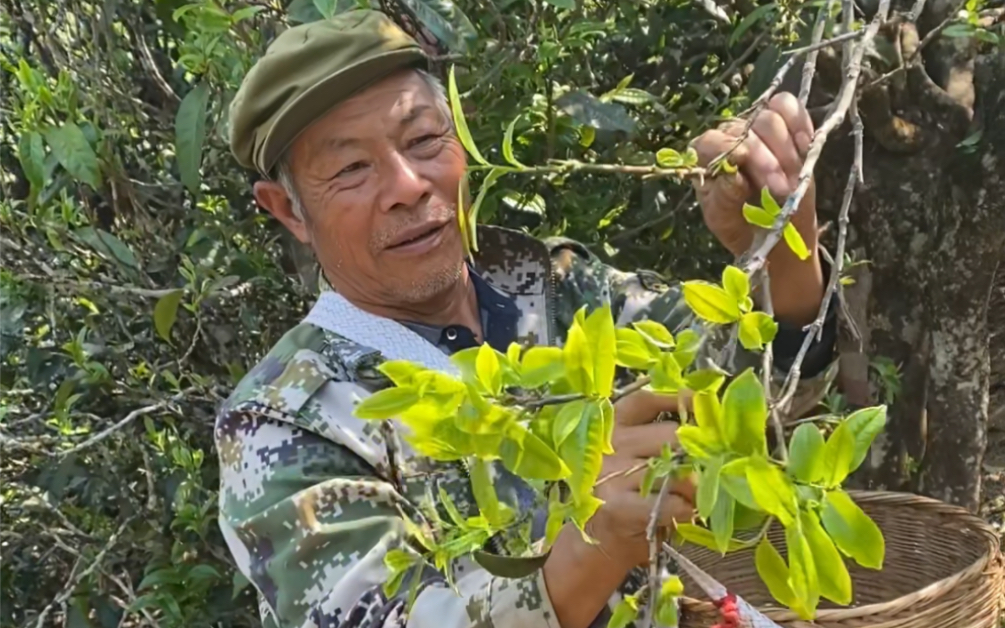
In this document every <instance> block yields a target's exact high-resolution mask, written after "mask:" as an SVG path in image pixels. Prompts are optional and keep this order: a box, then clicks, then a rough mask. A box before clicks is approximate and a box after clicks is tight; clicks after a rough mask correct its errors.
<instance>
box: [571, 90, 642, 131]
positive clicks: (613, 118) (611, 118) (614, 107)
mask: <svg viewBox="0 0 1005 628" xmlns="http://www.w3.org/2000/svg"><path fill="white" fill-rule="evenodd" d="M555 106H556V107H558V108H559V109H561V110H562V111H564V112H565V113H567V114H568V115H570V116H572V119H573V120H575V121H576V122H578V123H579V124H585V125H587V126H591V127H593V128H594V129H597V130H600V131H622V132H624V133H629V134H631V133H634V132H635V128H636V124H635V120H633V119H632V117H631V116H630V115H628V112H627V111H626V110H625V108H624V107H622V106H621V105H618V104H615V103H609V102H603V101H601V100H600V99H598V98H596V97H594V96H592V95H590V94H588V93H586V92H583V91H573V92H569V93H566V94H563V95H562V96H561V97H559V98H558V100H556V101H555Z"/></svg>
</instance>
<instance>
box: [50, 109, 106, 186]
mask: <svg viewBox="0 0 1005 628" xmlns="http://www.w3.org/2000/svg"><path fill="white" fill-rule="evenodd" d="M44 133H45V139H46V141H47V142H48V143H49V148H51V149H52V154H53V155H55V157H56V160H57V161H58V162H59V165H61V166H63V168H65V169H66V171H67V172H68V173H70V176H72V177H73V178H74V179H76V180H78V181H83V182H84V183H86V184H88V185H89V186H91V187H92V188H94V189H95V190H98V189H100V188H101V168H100V166H99V164H98V155H97V154H96V153H95V152H94V149H93V148H91V145H90V144H89V143H88V141H87V137H86V136H85V135H84V132H83V131H82V130H81V129H80V127H79V126H77V125H76V124H74V123H72V122H67V123H66V124H63V125H62V126H58V127H50V128H48V129H46V130H45V131H44Z"/></svg>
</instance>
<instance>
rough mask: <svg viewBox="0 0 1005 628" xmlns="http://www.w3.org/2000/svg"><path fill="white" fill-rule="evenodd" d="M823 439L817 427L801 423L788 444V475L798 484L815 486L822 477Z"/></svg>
mask: <svg viewBox="0 0 1005 628" xmlns="http://www.w3.org/2000/svg"><path fill="white" fill-rule="evenodd" d="M823 453H824V437H823V435H822V434H821V433H820V430H819V429H818V428H817V426H815V425H813V424H812V423H803V424H802V425H800V426H799V427H797V428H796V431H795V432H793V434H792V441H791V442H790V443H789V467H788V469H789V473H790V474H791V475H792V477H794V478H796V479H797V480H799V481H800V482H806V483H808V484H815V483H817V482H819V481H820V480H822V479H823V475H824V471H825V469H824V455H823Z"/></svg>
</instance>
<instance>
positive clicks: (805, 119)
mask: <svg viewBox="0 0 1005 628" xmlns="http://www.w3.org/2000/svg"><path fill="white" fill-rule="evenodd" d="M767 108H768V109H769V110H771V111H774V112H775V113H777V114H778V115H780V116H781V117H782V119H783V120H785V124H786V126H788V128H789V135H791V136H792V139H793V143H794V144H795V146H796V150H798V151H799V155H800V156H801V157H805V156H806V152H807V151H808V150H809V148H810V141H812V139H813V120H812V119H811V118H810V112H809V111H807V109H806V107H804V106H802V105H801V104H800V103H799V99H798V98H796V97H795V96H794V95H792V94H789V93H787V92H784V93H781V94H776V95H775V96H774V97H772V99H771V100H770V101H769V102H768V107H767Z"/></svg>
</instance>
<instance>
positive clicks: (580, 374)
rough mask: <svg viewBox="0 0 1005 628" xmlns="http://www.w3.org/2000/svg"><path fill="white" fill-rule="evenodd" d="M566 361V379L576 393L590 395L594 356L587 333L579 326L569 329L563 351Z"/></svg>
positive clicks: (592, 386)
mask: <svg viewBox="0 0 1005 628" xmlns="http://www.w3.org/2000/svg"><path fill="white" fill-rule="evenodd" d="M562 351H563V358H564V361H565V377H566V379H568V380H569V384H570V385H571V386H572V389H573V390H574V391H575V392H578V393H582V394H584V395H590V394H592V393H593V391H594V385H593V354H592V352H591V350H590V342H589V340H588V339H587V337H586V332H585V331H584V330H583V328H582V327H581V326H579V325H573V326H572V328H571V329H569V333H568V336H567V338H566V341H565V347H564V348H563V349H562Z"/></svg>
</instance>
